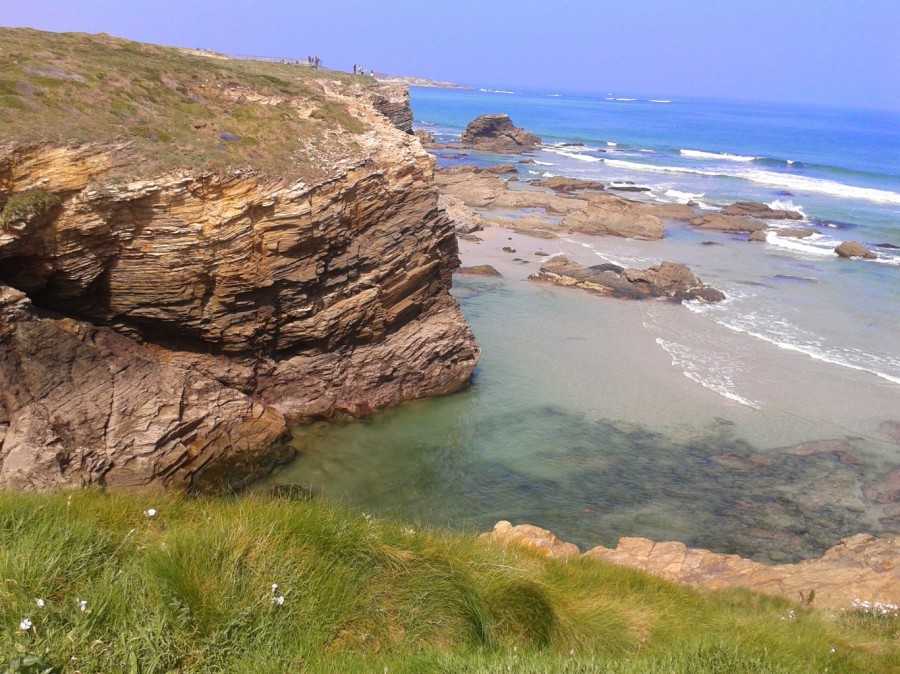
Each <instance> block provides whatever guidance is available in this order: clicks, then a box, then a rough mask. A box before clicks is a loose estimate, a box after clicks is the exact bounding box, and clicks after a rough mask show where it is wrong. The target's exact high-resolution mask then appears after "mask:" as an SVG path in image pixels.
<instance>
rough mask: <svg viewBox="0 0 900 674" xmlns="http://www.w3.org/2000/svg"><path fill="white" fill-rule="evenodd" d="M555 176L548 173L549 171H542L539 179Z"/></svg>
mask: <svg viewBox="0 0 900 674" xmlns="http://www.w3.org/2000/svg"><path fill="white" fill-rule="evenodd" d="M556 176H557V174H556V173H550V171H544V172H543V173H542V174H541V177H542V178H555V177H556Z"/></svg>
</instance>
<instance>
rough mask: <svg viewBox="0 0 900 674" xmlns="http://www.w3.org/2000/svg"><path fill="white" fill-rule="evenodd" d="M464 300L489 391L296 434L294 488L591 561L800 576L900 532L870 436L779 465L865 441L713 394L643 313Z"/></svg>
mask: <svg viewBox="0 0 900 674" xmlns="http://www.w3.org/2000/svg"><path fill="white" fill-rule="evenodd" d="M456 293H457V295H458V296H459V297H460V300H461V302H462V306H463V310H464V313H465V314H466V317H467V319H468V320H469V321H470V323H471V324H472V326H473V329H474V330H475V333H476V335H477V336H478V339H479V342H480V343H481V345H482V348H483V349H484V354H485V355H484V357H483V360H482V362H481V364H480V365H479V367H478V369H477V371H476V377H475V381H474V384H473V386H472V387H471V388H469V389H468V390H466V391H463V392H461V393H458V394H455V395H452V396H448V397H445V398H441V399H435V400H425V401H417V402H414V403H410V404H408V405H405V406H403V407H400V408H397V409H392V410H388V411H386V412H384V413H382V414H380V415H378V416H376V417H374V418H372V419H370V420H367V421H364V422H356V423H349V424H343V425H337V426H334V425H329V424H316V425H313V426H309V427H301V428H298V429H295V432H296V437H295V442H296V444H297V446H298V448H300V450H301V455H300V457H299V458H298V459H297V460H296V461H295V462H294V463H293V464H292V465H291V466H290V467H288V468H287V469H285V470H283V471H282V472H281V473H279V474H278V475H276V476H275V478H274V480H275V482H276V483H279V484H283V483H298V484H302V485H304V486H307V487H310V488H311V489H312V490H313V491H314V492H316V493H323V494H325V495H327V496H328V497H331V498H337V499H339V500H342V501H345V502H348V503H350V504H351V505H353V506H357V507H359V508H361V509H363V510H365V511H367V512H373V513H387V512H390V513H394V514H398V515H400V516H402V517H404V518H409V519H413V520H419V521H424V522H431V523H441V524H450V525H453V526H470V527H474V528H477V529H480V530H486V529H488V528H490V527H491V526H493V524H494V523H495V522H496V521H497V520H500V519H509V520H512V521H513V522H516V523H521V522H529V523H533V524H538V525H540V526H543V527H546V528H549V529H551V530H552V531H554V532H555V533H556V534H557V535H559V536H560V537H562V538H563V539H565V540H570V541H573V542H575V543H577V544H579V545H580V546H582V547H583V548H588V547H591V546H593V545H597V544H604V545H613V544H615V542H616V540H617V539H618V537H619V536H625V535H627V536H646V537H649V538H654V539H657V540H661V539H665V540H671V539H675V540H681V541H684V542H686V543H688V544H690V545H695V546H700V547H706V548H710V549H714V550H718V551H727V552H738V553H740V554H743V555H747V556H750V557H753V558H755V559H759V560H764V561H765V560H772V561H785V560H796V559H799V558H803V557H808V556H814V555H817V554H820V553H821V552H822V551H823V550H824V549H826V548H827V547H829V546H831V545H833V544H834V543H836V542H837V540H839V539H840V538H841V537H843V536H846V535H851V534H854V533H858V532H859V531H869V532H873V533H881V532H887V531H900V526H898V524H900V522H898V521H897V520H895V519H892V518H891V517H890V516H888V515H886V514H885V512H884V506H883V505H882V504H878V503H875V502H874V500H875V496H873V497H872V498H867V497H866V496H864V495H863V492H864V490H866V489H869V492H871V494H873V495H879V494H881V493H882V491H883V490H882V491H879V490H878V488H877V485H878V484H879V483H880V482H881V481H883V480H884V478H885V475H886V474H887V473H888V472H889V470H890V469H892V468H894V467H896V465H897V464H896V463H895V462H892V460H891V459H890V458H889V456H888V455H889V452H890V448H891V445H890V443H888V442H886V441H885V440H884V438H879V435H878V433H877V432H869V433H867V434H859V435H855V436H854V438H855V439H854V441H853V445H854V448H855V449H854V452H853V454H852V456H851V457H849V458H847V457H845V458H844V459H843V460H842V459H841V458H839V457H838V456H837V455H836V454H835V453H834V452H831V453H828V452H826V453H823V454H815V455H812V456H795V455H793V454H789V453H786V452H785V451H783V450H779V449H777V447H784V446H785V445H786V444H788V443H795V442H801V441H803V440H808V439H812V438H817V439H822V438H834V437H838V438H846V437H847V435H848V433H849V434H850V435H853V433H852V432H850V431H849V429H846V428H841V427H839V425H836V424H828V423H822V420H819V419H815V418H804V417H802V416H799V415H797V414H796V413H791V412H785V410H783V409H769V408H764V409H761V410H754V409H751V408H748V407H747V406H745V405H741V404H739V403H736V402H734V401H731V400H728V399H726V398H723V397H721V396H719V395H717V394H715V393H714V392H710V391H708V390H707V389H704V388H703V387H698V386H696V385H695V384H694V383H693V382H691V381H690V380H689V379H687V378H686V377H683V376H681V372H680V370H678V368H676V367H673V366H672V365H671V363H670V361H669V356H668V354H666V352H665V351H663V350H662V349H659V348H658V347H657V346H656V344H655V341H654V340H655V338H654V337H653V333H652V332H649V331H648V330H646V329H645V328H642V326H641V324H642V322H643V321H644V319H645V309H646V305H644V304H643V303H628V302H623V301H616V300H609V299H606V298H598V297H594V296H591V295H588V294H587V293H582V292H580V291H570V290H559V289H555V288H550V287H546V286H542V285H537V284H533V283H531V282H527V281H518V280H482V279H463V278H459V279H458V280H457V289H456ZM656 304H657V306H658V307H659V309H660V310H662V311H663V312H665V311H668V310H677V311H678V312H679V313H681V314H683V315H684V316H685V317H686V318H689V319H691V318H694V319H695V318H696V317H694V316H692V315H691V314H690V313H689V312H687V311H686V310H685V309H684V308H683V307H677V306H674V305H668V304H662V303H656ZM653 308H654V309H655V308H657V307H653ZM648 332H649V334H647V333H648ZM629 334H632V335H633V337H636V338H633V339H630V340H629V339H628V335H629ZM617 344H618V345H622V344H627V345H628V346H627V348H624V349H623V348H620V347H617V346H616V345H617ZM767 409H769V411H766V410H767ZM813 416H814V415H813ZM754 436H756V437H762V438H765V437H770V436H777V437H778V438H780V439H781V440H782V444H777V445H773V444H767V445H766V444H762V445H759V444H753V443H751V442H750V441H748V440H747V437H754ZM894 447H895V446H894ZM848 461H850V462H849V463H848Z"/></svg>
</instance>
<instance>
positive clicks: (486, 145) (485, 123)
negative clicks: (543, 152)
mask: <svg viewBox="0 0 900 674" xmlns="http://www.w3.org/2000/svg"><path fill="white" fill-rule="evenodd" d="M460 140H461V144H462V146H463V147H469V148H472V149H473V150H481V151H484V152H503V153H514V152H525V151H527V150H534V149H536V148H537V147H538V146H539V145H540V144H541V139H540V138H539V137H538V136H535V135H534V134H533V133H531V132H530V131H526V130H525V129H521V128H519V127H517V126H516V125H515V124H513V123H512V120H511V119H510V118H509V115H504V114H493V115H480V116H478V117H476V118H475V119H473V120H472V121H471V122H469V124H468V126H466V130H465V131H464V132H463V134H462V138H461V139H460Z"/></svg>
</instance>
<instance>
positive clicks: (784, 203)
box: [766, 199, 806, 220]
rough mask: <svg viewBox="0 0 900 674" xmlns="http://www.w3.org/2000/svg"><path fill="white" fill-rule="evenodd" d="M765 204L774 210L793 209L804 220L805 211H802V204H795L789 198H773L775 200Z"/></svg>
mask: <svg viewBox="0 0 900 674" xmlns="http://www.w3.org/2000/svg"><path fill="white" fill-rule="evenodd" d="M766 205H767V206H768V207H769V208H771V209H774V210H776V211H794V212H795V213H799V214H800V215H802V216H803V219H804V220H806V213H805V212H804V211H803V206H797V205H796V204H795V203H794V202H793V201H791V200H790V199H786V200H785V199H775V201H770V202H769V203H768V204H766Z"/></svg>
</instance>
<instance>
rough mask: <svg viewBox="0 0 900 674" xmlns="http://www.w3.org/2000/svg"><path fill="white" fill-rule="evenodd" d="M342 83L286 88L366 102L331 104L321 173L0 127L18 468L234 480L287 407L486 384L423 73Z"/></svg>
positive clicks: (345, 405) (276, 434)
mask: <svg viewBox="0 0 900 674" xmlns="http://www.w3.org/2000/svg"><path fill="white" fill-rule="evenodd" d="M104 48H107V47H104V46H102V45H98V46H97V50H98V53H100V52H102V50H103V49H104ZM172 58H174V59H177V58H188V57H185V56H181V55H177V54H176V55H175V56H173V57H172ZM176 63H177V60H176ZM192 67H193V66H192ZM273 67H276V66H273ZM339 84H340V83H339V82H326V83H320V82H319V81H311V82H309V83H307V85H306V87H307V88H306V89H300V92H301V93H299V94H297V95H296V96H295V97H294V98H291V97H290V96H287V95H285V96H282V100H280V101H279V103H278V104H279V105H284V106H287V107H286V109H287V108H290V109H295V110H300V111H303V110H305V109H307V108H308V107H309V101H308V100H307V97H312V98H313V100H316V101H322V100H325V101H328V102H329V105H330V106H331V108H330V109H332V110H344V111H345V112H343V113H341V114H345V115H349V116H350V119H352V120H354V121H353V123H350V122H342V123H340V124H336V123H335V122H334V120H331V119H329V118H328V117H322V118H321V121H318V118H313V120H312V122H311V124H313V127H312V129H311V133H313V134H319V137H320V138H321V140H320V141H319V145H318V148H317V151H316V152H315V153H312V154H311V155H310V156H311V157H313V158H314V159H312V160H311V161H315V162H317V165H316V166H315V167H312V168H310V170H309V171H306V172H305V174H306V176H307V178H306V179H305V180H295V181H289V180H286V179H285V178H282V177H279V176H271V175H266V174H264V173H262V172H258V171H255V170H253V169H238V170H233V171H231V172H229V173H225V172H220V171H214V172H204V171H197V170H176V171H171V172H168V173H165V174H161V175H147V176H144V177H142V178H141V179H132V180H129V181H125V182H123V181H122V180H121V178H118V177H115V176H116V174H115V170H116V169H118V168H121V167H122V166H124V165H126V164H127V163H128V162H129V161H133V159H134V158H132V157H130V156H129V155H128V152H129V151H130V150H129V149H128V148H129V144H128V143H127V142H126V143H119V144H111V143H107V142H81V143H76V142H45V143H22V142H17V141H16V140H15V139H14V138H0V204H5V205H6V207H5V208H4V209H3V217H4V223H3V225H4V226H3V229H2V231H0V297H2V301H0V314H2V322H0V390H2V391H3V397H2V398H0V487H2V488H15V489H48V488H52V487H76V486H83V485H89V484H99V485H106V486H110V487H116V488H135V487H154V488H158V487H167V488H173V489H179V490H202V491H209V490H219V489H233V488H237V487H240V486H241V485H243V484H245V483H246V482H247V481H248V480H251V479H253V478H254V477H255V476H258V475H260V474H264V473H266V472H268V471H270V470H271V468H272V466H273V465H274V464H275V463H277V462H279V461H283V460H284V459H286V458H288V457H289V455H290V453H291V451H292V450H289V449H288V448H287V447H286V446H285V445H283V444H281V443H280V442H279V439H280V438H282V436H283V435H284V434H285V432H286V430H287V423H288V422H289V421H300V420H308V419H318V418H328V419H335V418H341V417H344V416H351V417H358V416H366V415H370V414H373V413H375V412H377V411H378V410H380V409H383V408H385V407H389V406H392V405H397V404H400V403H403V402H406V401H408V400H412V399H415V398H419V397H423V396H432V395H440V394H444V393H449V392H451V391H455V390H458V389H459V388H461V387H463V386H466V385H467V383H468V382H469V379H470V377H471V374H472V371H473V369H474V367H475V364H476V363H477V361H478V358H479V354H480V352H479V348H478V345H477V344H476V343H475V339H474V336H473V335H472V332H471V330H470V329H469V327H468V325H467V324H466V322H465V319H464V318H463V317H462V315H461V313H460V311H459V305H458V303H457V302H456V300H455V299H454V298H453V297H452V296H451V295H450V294H449V289H450V285H451V275H452V272H453V269H454V268H455V267H457V266H458V265H459V260H458V257H457V242H456V236H455V231H454V226H453V222H452V221H451V220H450V219H449V218H448V217H447V216H446V215H445V213H444V211H443V210H442V209H441V208H440V207H439V205H438V194H437V191H436V190H435V189H434V186H433V181H432V174H433V167H434V161H433V159H432V158H431V157H430V156H429V155H428V154H427V153H426V152H424V151H423V150H422V148H421V146H420V144H419V143H418V141H417V140H416V139H415V137H414V136H413V135H412V133H411V123H412V112H411V110H410V109H409V97H408V92H407V90H406V88H405V87H400V88H399V89H398V88H397V87H396V86H394V85H376V86H368V87H363V86H360V85H358V84H356V83H355V82H351V83H349V84H346V85H340V86H338V85H339ZM160 86H162V85H160ZM235 86H236V85H235ZM215 91H218V90H215ZM235 91H236V89H235V87H231V88H224V87H223V88H222V89H221V93H220V94H214V93H211V92H205V95H209V96H213V95H221V96H225V97H226V99H227V100H226V105H230V104H231V103H230V101H231V98H232V97H233V96H234V95H235V93H234V92H235ZM239 93H240V92H239ZM252 93H253V92H251V91H250V88H249V87H247V90H246V91H243V93H240V95H241V96H242V98H241V101H242V104H244V105H248V106H253V105H261V106H266V105H268V103H267V102H266V101H265V100H264V99H263V100H262V102H259V100H258V99H260V98H261V97H260V95H256V94H254V95H251V94H252ZM337 114H338V113H335V115H337ZM341 119H343V118H341ZM316 124H321V125H323V126H324V125H327V126H329V127H332V128H330V129H323V130H322V131H321V132H320V131H319V130H318V129H317V128H316V127H315V125H316ZM197 129H198V127H194V129H193V130H188V131H187V133H192V132H196V133H202V132H203V131H204V130H203V128H202V125H200V127H199V130H197ZM271 151H272V152H275V151H276V150H275V149H272V150H271ZM140 166H141V164H140V163H138V164H137V167H138V168H137V170H140ZM313 168H314V169H315V170H313ZM315 176H320V177H318V178H316V177H315ZM10 204H13V205H15V207H13V206H10Z"/></svg>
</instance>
